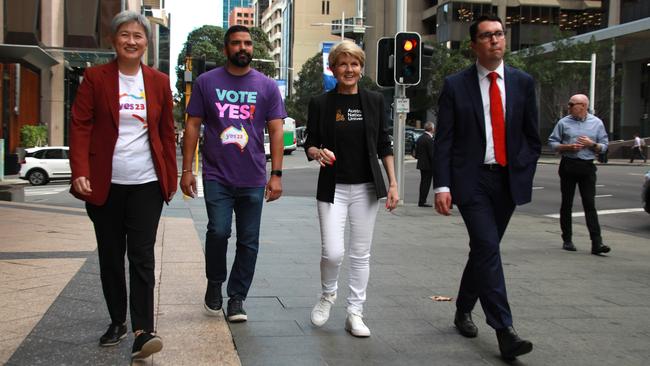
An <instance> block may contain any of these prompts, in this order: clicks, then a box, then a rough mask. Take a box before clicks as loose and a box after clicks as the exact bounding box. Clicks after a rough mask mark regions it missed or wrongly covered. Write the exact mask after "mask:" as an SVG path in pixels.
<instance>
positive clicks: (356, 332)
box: [345, 323, 370, 338]
mask: <svg viewBox="0 0 650 366" xmlns="http://www.w3.org/2000/svg"><path fill="white" fill-rule="evenodd" d="M345 330H347V331H348V332H349V333H350V334H352V335H353V336H355V337H359V338H367V337H370V330H368V331H363V330H354V329H352V327H351V326H350V325H349V324H347V323H346V324H345Z"/></svg>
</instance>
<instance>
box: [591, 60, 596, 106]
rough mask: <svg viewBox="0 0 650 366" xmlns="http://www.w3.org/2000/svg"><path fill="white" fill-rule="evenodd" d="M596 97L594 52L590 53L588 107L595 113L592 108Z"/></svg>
mask: <svg viewBox="0 0 650 366" xmlns="http://www.w3.org/2000/svg"><path fill="white" fill-rule="evenodd" d="M594 99H596V54H595V53H592V54H591V73H590V74H589V109H590V110H591V113H592V114H596V110H595V109H594V105H595V100H594Z"/></svg>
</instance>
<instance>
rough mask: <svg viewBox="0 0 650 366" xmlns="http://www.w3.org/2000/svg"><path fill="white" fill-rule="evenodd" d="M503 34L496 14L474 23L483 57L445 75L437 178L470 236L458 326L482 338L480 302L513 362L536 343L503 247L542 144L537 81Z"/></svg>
mask: <svg viewBox="0 0 650 366" xmlns="http://www.w3.org/2000/svg"><path fill="white" fill-rule="evenodd" d="M505 36H506V34H505V31H504V27H503V23H502V22H501V20H500V19H499V18H498V17H496V16H481V17H479V18H478V19H476V20H475V21H474V23H472V25H471V26H470V37H471V48H472V50H473V51H474V53H475V54H476V58H477V61H476V64H475V65H473V66H471V67H470V68H468V69H465V70H463V71H461V72H459V73H457V74H454V75H451V76H448V77H447V78H446V79H445V82H444V86H443V89H442V93H441V95H440V99H439V102H438V103H439V114H438V127H437V133H436V143H435V153H434V154H435V156H436V159H435V160H434V167H433V169H434V177H433V180H434V193H435V208H436V211H438V213H440V214H442V215H450V214H451V209H452V205H453V204H456V205H457V206H458V210H459V211H460V214H461V216H462V217H463V220H464V222H465V226H466V228H467V232H468V234H469V239H470V240H469V246H470V252H469V258H468V260H467V265H466V266H465V271H464V272H463V277H462V279H461V282H460V289H459V292H458V299H457V300H456V315H455V317H454V324H455V325H456V328H458V331H459V332H460V333H461V334H462V335H464V336H466V337H476V335H477V333H478V329H477V327H476V325H475V324H474V323H473V321H472V318H471V312H472V309H473V308H474V305H475V304H476V301H477V300H480V301H481V306H482V307H483V311H484V313H485V318H486V321H487V323H488V325H490V326H491V327H492V328H494V329H495V330H496V334H497V340H498V342H499V350H500V352H501V356H502V357H503V358H505V359H509V360H510V359H514V358H515V357H516V356H519V355H523V354H525V353H528V352H530V351H532V349H533V345H532V343H531V342H529V341H527V340H523V339H521V338H520V337H519V336H518V335H517V333H516V332H515V330H514V328H513V327H512V315H511V312H510V306H509V305H508V297H507V294H506V285H505V279H504V275H503V267H502V264H501V255H500V250H499V245H500V242H501V239H502V237H503V234H504V233H505V231H506V227H507V226H508V221H509V220H510V217H511V216H512V213H513V212H514V209H515V206H516V205H521V204H524V203H527V202H530V200H531V196H532V184H533V176H534V175H535V169H536V165H537V159H538V158H539V155H540V152H541V141H540V139H539V134H538V131H537V124H538V121H537V120H538V117H537V106H536V98H535V88H534V81H533V79H532V77H531V76H530V75H528V74H526V73H524V72H522V71H520V70H518V69H515V68H512V67H510V66H506V65H505V64H504V63H503V54H504V52H505V50H506V39H505Z"/></svg>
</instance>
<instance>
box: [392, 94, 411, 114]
mask: <svg viewBox="0 0 650 366" xmlns="http://www.w3.org/2000/svg"><path fill="white" fill-rule="evenodd" d="M409 111H410V108H409V98H396V99H395V112H397V113H408V112H409Z"/></svg>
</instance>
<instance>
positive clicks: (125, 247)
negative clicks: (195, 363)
mask: <svg viewBox="0 0 650 366" xmlns="http://www.w3.org/2000/svg"><path fill="white" fill-rule="evenodd" d="M162 204H163V197H162V193H161V191H160V186H159V184H158V182H157V181H156V182H149V183H144V184H137V185H120V184H111V189H110V192H109V194H108V200H107V201H106V203H105V204H104V205H103V206H95V205H92V204H90V203H86V212H88V216H89V217H90V219H91V220H92V222H93V224H94V226H95V236H96V237H97V251H98V252H99V268H100V277H101V280H102V289H103V291H104V298H105V299H106V305H107V306H108V312H109V314H110V316H111V322H112V323H113V324H123V323H124V322H125V321H126V303H127V295H126V278H125V273H124V254H125V253H126V254H127V256H128V258H129V279H130V288H129V292H130V294H131V301H130V310H131V326H132V329H133V331H136V330H144V331H147V332H153V331H154V320H153V302H154V295H153V292H154V287H155V285H156V279H155V275H154V267H155V258H154V244H155V242H156V231H157V230H158V222H159V220H160V213H161V211H162Z"/></svg>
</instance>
